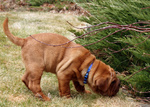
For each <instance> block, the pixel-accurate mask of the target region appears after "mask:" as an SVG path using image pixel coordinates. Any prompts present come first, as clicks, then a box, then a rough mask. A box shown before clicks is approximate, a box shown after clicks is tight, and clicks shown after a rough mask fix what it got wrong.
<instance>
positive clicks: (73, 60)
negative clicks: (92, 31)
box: [3, 18, 120, 101]
mask: <svg viewBox="0 0 150 107" xmlns="http://www.w3.org/2000/svg"><path fill="white" fill-rule="evenodd" d="M3 28H4V32H5V34H6V35H7V37H8V38H9V39H10V41H11V42H13V43H14V44H16V45H18V46H21V48H22V59H23V62H24V64H25V68H26V71H25V74H24V75H23V77H22V81H23V82H24V84H25V85H26V87H27V88H28V89H29V90H31V91H32V92H33V94H34V95H35V96H36V97H40V98H43V99H44V100H46V101H48V100H50V98H48V97H47V96H45V95H44V94H43V92H42V90H41V87H40V80H41V76H42V74H43V71H46V72H51V73H54V74H56V76H57V79H58V84H59V94H60V96H65V97H67V98H69V97H70V96H71V95H70V87H69V82H70V81H71V80H72V81H73V84H74V86H75V88H76V90H77V91H78V92H80V93H90V92H89V91H87V90H85V88H84V84H83V80H84V75H85V73H86V71H87V69H88V67H89V66H90V64H91V63H92V62H93V66H92V69H91V71H90V73H89V77H88V80H87V82H88V85H89V87H90V88H91V89H92V90H93V91H94V92H96V93H98V94H102V95H108V96H113V95H115V94H116V93H117V92H118V90H119V85H120V81H119V79H117V77H116V74H115V71H114V70H113V69H112V68H111V67H110V66H108V65H106V64H105V63H103V62H102V61H100V60H97V59H96V58H95V56H94V55H92V54H91V53H90V51H88V50H87V49H85V48H84V47H79V48H63V47H61V46H56V47H53V46H47V45H45V44H42V43H40V42H37V41H36V40H34V39H33V38H31V37H30V36H29V37H27V38H25V39H23V38H18V37H16V36H14V35H13V34H12V33H10V31H9V28H8V18H6V19H5V21H4V23H3ZM32 36H33V37H34V38H36V39H37V40H39V41H42V42H44V43H47V44H63V43H66V42H68V41H69V40H68V39H67V38H66V37H64V36H61V35H58V34H53V33H41V34H35V35H32ZM63 46H64V47H75V46H80V45H79V44H76V43H74V42H70V43H68V44H66V45H63Z"/></svg>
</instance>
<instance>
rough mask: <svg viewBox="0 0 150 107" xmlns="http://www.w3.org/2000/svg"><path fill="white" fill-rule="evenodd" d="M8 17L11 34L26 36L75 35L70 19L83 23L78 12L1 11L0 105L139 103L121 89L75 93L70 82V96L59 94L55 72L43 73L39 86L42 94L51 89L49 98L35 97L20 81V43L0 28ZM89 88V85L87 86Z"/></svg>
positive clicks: (123, 106) (128, 106) (134, 106)
mask: <svg viewBox="0 0 150 107" xmlns="http://www.w3.org/2000/svg"><path fill="white" fill-rule="evenodd" d="M6 16H7V17H9V19H10V23H9V25H10V30H11V31H12V32H13V34H14V35H16V36H20V37H27V36H29V35H31V34H36V33H43V32H53V33H59V34H62V35H64V36H67V37H68V38H70V39H71V38H74V36H71V35H73V34H72V33H71V32H69V31H68V30H69V29H71V26H70V25H68V24H67V23H66V21H70V22H71V23H73V24H74V25H76V26H82V25H85V23H83V22H80V21H78V19H77V16H73V15H67V14H52V13H48V12H2V13H0V23H1V24H0V28H1V29H0V107H40V106H42V107H139V103H137V102H135V101H134V100H133V99H131V98H128V97H126V96H125V95H123V93H122V92H121V91H120V92H119V94H118V95H117V96H116V97H113V98H109V97H102V96H99V95H96V94H88V95H87V94H84V95H81V94H78V93H77V92H76V91H75V89H74V87H73V85H72V83H71V84H70V86H71V90H72V91H71V93H72V96H73V98H72V99H65V98H60V97H59V92H58V83H57V79H56V76H55V75H53V74H51V73H44V75H43V77H42V81H41V87H42V89H43V91H44V93H45V94H48V93H50V94H51V97H52V101H51V102H43V101H40V100H38V99H36V98H35V97H34V96H33V94H32V93H31V92H30V91H29V90H28V89H27V88H26V87H25V85H24V84H23V83H22V82H21V77H22V75H23V73H24V70H25V69H24V65H23V63H22V60H21V51H20V47H17V46H15V45H13V44H12V43H11V42H10V41H9V40H8V39H7V37H6V36H5V35H4V33H3V31H2V23H3V21H4V19H5V17H6ZM87 88H88V87H87Z"/></svg>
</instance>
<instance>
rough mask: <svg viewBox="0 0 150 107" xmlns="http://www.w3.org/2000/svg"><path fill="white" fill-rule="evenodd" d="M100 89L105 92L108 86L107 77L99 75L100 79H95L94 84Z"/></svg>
mask: <svg viewBox="0 0 150 107" xmlns="http://www.w3.org/2000/svg"><path fill="white" fill-rule="evenodd" d="M95 85H96V86H97V87H98V88H99V89H100V90H101V91H103V92H106V91H107V89H108V88H109V78H104V77H101V78H100V79H97V80H96V84H95Z"/></svg>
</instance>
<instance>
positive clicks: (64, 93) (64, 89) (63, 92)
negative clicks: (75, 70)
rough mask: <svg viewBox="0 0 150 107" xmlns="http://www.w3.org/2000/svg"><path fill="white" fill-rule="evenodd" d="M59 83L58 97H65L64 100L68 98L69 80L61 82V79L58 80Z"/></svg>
mask: <svg viewBox="0 0 150 107" xmlns="http://www.w3.org/2000/svg"><path fill="white" fill-rule="evenodd" d="M58 82H59V95H60V96H61V97H66V98H70V97H71V95H70V86H69V83H70V80H62V79H58Z"/></svg>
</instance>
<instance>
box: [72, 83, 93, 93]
mask: <svg viewBox="0 0 150 107" xmlns="http://www.w3.org/2000/svg"><path fill="white" fill-rule="evenodd" d="M73 84H74V86H75V89H76V90H77V91H78V92H79V93H88V94H90V93H91V92H90V91H88V90H85V87H84V86H82V85H80V83H79V82H78V81H73Z"/></svg>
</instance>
